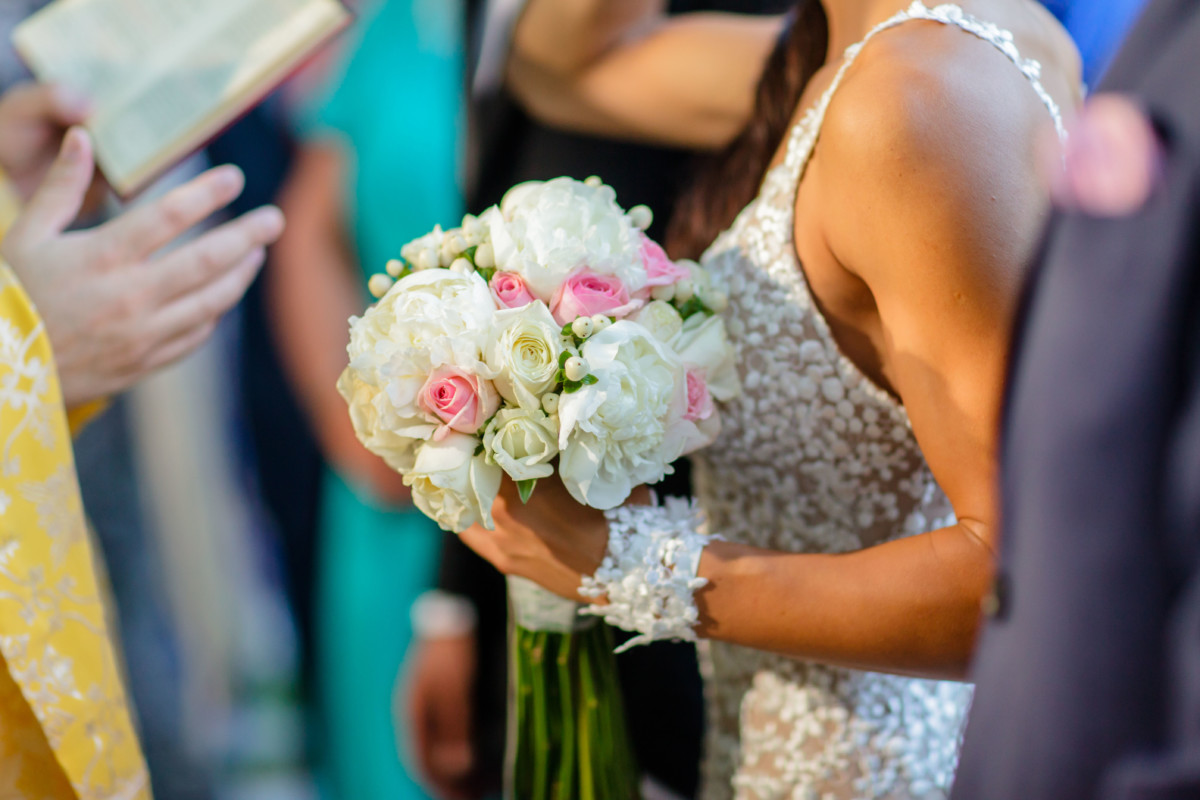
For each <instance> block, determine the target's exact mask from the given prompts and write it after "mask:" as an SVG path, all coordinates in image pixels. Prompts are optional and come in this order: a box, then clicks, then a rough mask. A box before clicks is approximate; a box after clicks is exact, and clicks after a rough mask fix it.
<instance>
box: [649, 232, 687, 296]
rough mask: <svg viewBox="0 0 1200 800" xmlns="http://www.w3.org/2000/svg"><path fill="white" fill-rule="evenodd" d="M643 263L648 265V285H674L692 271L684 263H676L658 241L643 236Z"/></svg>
mask: <svg viewBox="0 0 1200 800" xmlns="http://www.w3.org/2000/svg"><path fill="white" fill-rule="evenodd" d="M642 263H643V264H644V265H645V267H646V286H673V285H674V284H676V283H679V282H680V281H681V280H683V279H684V278H690V277H691V276H692V273H691V271H690V270H688V268H687V267H685V266H683V265H682V264H676V263H675V262H674V261H672V260H671V259H670V258H668V257H667V253H666V251H665V250H663V249H662V248H661V247H659V245H658V242H656V241H654V240H653V239H651V238H650V237H649V236H642Z"/></svg>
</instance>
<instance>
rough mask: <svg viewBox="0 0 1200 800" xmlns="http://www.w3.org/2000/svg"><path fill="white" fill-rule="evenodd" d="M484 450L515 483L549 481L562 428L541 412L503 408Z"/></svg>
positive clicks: (488, 431)
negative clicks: (545, 479) (538, 480)
mask: <svg viewBox="0 0 1200 800" xmlns="http://www.w3.org/2000/svg"><path fill="white" fill-rule="evenodd" d="M483 446H484V449H485V450H486V451H487V454H488V456H489V458H490V459H491V461H492V463H495V464H497V465H498V466H500V468H501V469H503V470H504V471H505V472H506V473H508V476H509V477H510V478H512V479H513V480H514V481H527V480H537V479H540V478H548V477H550V476H551V475H553V474H554V466H553V465H552V464H551V463H550V462H551V461H553V460H554V457H555V456H556V455H558V425H557V424H555V421H554V420H553V419H552V418H550V417H548V416H547V415H546V413H545V412H544V411H542V410H541V409H525V408H503V409H501V410H500V411H498V412H497V413H496V416H495V417H493V418H492V422H491V424H490V425H488V428H487V431H486V432H485V433H484V435H483Z"/></svg>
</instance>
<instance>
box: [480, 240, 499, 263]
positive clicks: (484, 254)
mask: <svg viewBox="0 0 1200 800" xmlns="http://www.w3.org/2000/svg"><path fill="white" fill-rule="evenodd" d="M475 266H477V267H479V268H480V269H491V268H492V267H494V266H496V251H495V250H494V249H493V248H492V245H491V243H490V242H484V243H483V244H481V245H479V247H478V248H476V250H475Z"/></svg>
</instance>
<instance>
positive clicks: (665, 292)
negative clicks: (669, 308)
mask: <svg viewBox="0 0 1200 800" xmlns="http://www.w3.org/2000/svg"><path fill="white" fill-rule="evenodd" d="M650 297H651V299H653V300H662V301H663V302H664V303H669V302H671V301H672V300H674V299H675V287H674V286H671V285H667V286H655V287H654V288H653V289H651V290H650Z"/></svg>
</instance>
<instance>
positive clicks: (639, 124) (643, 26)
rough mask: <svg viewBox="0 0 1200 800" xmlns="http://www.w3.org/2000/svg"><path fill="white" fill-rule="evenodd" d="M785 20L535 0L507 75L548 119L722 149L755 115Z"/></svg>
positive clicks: (636, 0) (614, 0)
mask: <svg viewBox="0 0 1200 800" xmlns="http://www.w3.org/2000/svg"><path fill="white" fill-rule="evenodd" d="M782 26H783V20H782V18H780V17H763V16H755V15H748V14H716V13H693V14H682V15H677V16H672V17H668V16H666V15H665V14H664V3H662V2H661V0H529V2H528V3H527V5H526V7H525V10H524V13H523V14H522V16H521V18H520V20H519V21H518V23H517V26H516V29H515V31H514V35H513V41H512V49H511V53H510V57H509V61H508V66H507V72H506V81H507V85H508V88H509V90H510V91H511V92H512V94H513V95H514V96H515V97H516V98H517V100H519V101H520V102H521V103H522V105H524V106H525V108H526V110H527V111H529V112H530V114H532V115H533V116H534V117H535V118H537V119H538V120H539V121H541V122H543V123H545V124H547V125H551V126H555V127H560V128H565V129H568V130H574V131H580V132H585V133H590V134H594V135H598V136H611V137H614V138H622V139H634V140H641V141H648V142H653V143H655V144H665V145H674V146H681V147H688V148H695V149H717V148H720V147H722V146H724V145H725V144H727V143H728V142H729V141H731V140H732V139H733V138H734V136H736V135H737V133H738V131H740V130H741V129H742V127H743V126H744V125H745V124H746V122H747V120H749V118H750V113H751V111H752V110H753V104H754V97H755V87H756V86H757V85H758V80H759V78H760V77H761V75H762V70H763V66H764V65H765V64H766V61H767V58H768V56H769V55H770V54H771V51H772V49H773V48H774V46H775V43H776V41H777V40H778V38H779V34H780V32H781V30H782Z"/></svg>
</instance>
